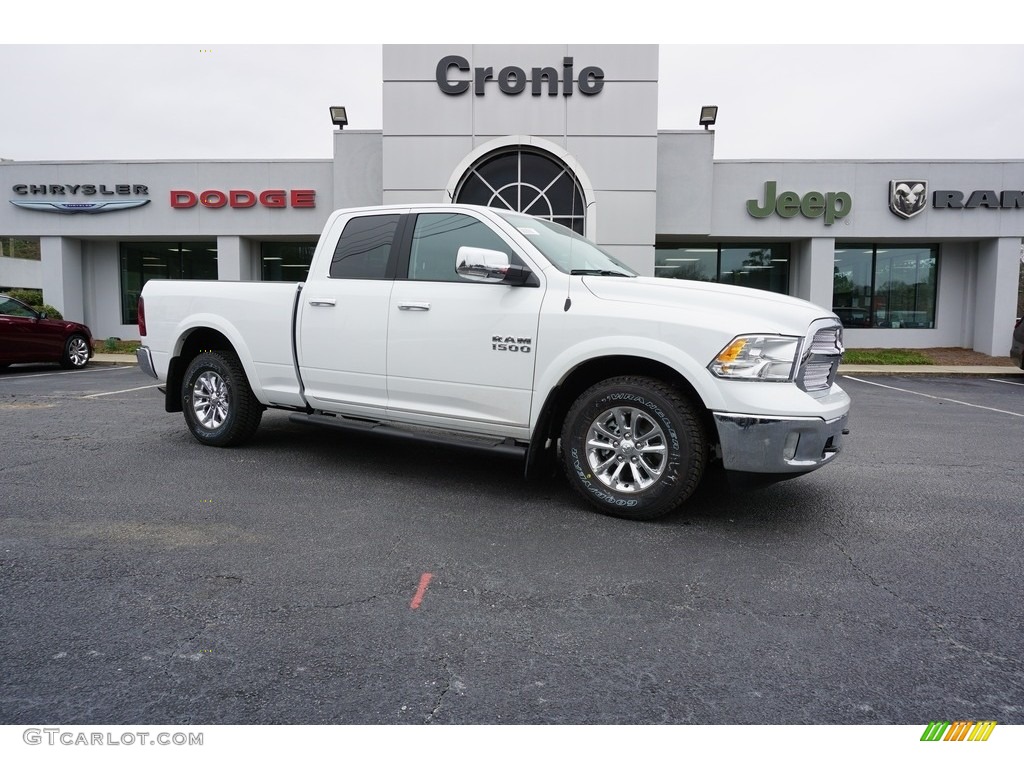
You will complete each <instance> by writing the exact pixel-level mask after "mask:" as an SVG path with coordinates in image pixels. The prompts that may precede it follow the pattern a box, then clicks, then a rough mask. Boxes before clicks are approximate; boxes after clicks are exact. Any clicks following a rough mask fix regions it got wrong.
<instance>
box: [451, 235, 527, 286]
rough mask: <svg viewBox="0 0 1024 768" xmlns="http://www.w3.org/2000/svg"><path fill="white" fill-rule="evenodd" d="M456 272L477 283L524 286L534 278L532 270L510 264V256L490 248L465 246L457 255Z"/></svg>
mask: <svg viewBox="0 0 1024 768" xmlns="http://www.w3.org/2000/svg"><path fill="white" fill-rule="evenodd" d="M455 271H456V272H457V273H458V274H459V275H461V276H462V277H464V278H466V279H467V280H473V281H474V282H477V283H505V284H507V285H523V284H525V283H526V281H527V280H528V279H529V278H530V277H531V276H532V273H531V272H530V270H528V269H526V268H525V267H520V266H518V265H516V264H510V263H509V259H508V254H507V253H504V252H502V251H493V250H491V249H490V248H475V247H473V246H471V245H463V246H461V247H460V248H459V252H458V253H457V254H456V255H455Z"/></svg>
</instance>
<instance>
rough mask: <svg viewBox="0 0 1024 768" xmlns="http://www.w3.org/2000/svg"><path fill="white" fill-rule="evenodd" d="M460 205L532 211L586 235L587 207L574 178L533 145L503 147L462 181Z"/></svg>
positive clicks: (468, 172)
mask: <svg viewBox="0 0 1024 768" xmlns="http://www.w3.org/2000/svg"><path fill="white" fill-rule="evenodd" d="M455 202H457V203H469V204H471V205H486V206H489V207H491V208H501V209H504V210H510V211H518V212H519V213H527V214H529V215H531V216H539V217H541V218H544V219H548V220H550V221H554V222H556V223H558V224H561V225H563V226H566V227H569V228H570V229H572V230H574V231H576V232H578V233H579V234H581V235H582V234H584V233H585V232H586V228H585V226H584V225H585V222H586V212H587V207H586V203H585V202H584V198H583V191H582V190H581V188H580V184H579V181H578V180H577V179H576V177H575V175H574V174H573V173H572V171H570V170H569V169H568V168H567V167H566V166H565V165H563V164H562V163H561V162H560V161H559V160H558V159H557V158H555V157H554V156H552V155H551V154H549V153H547V152H545V151H543V150H540V149H536V148H534V147H525V146H514V147H503V148H502V149H499V150H497V151H496V152H493V153H491V154H489V155H485V156H484V157H482V158H480V160H478V161H477V162H476V163H475V164H474V165H473V166H472V167H471V168H470V169H469V170H468V171H466V174H465V175H464V176H463V177H462V180H461V181H460V182H459V186H458V188H457V190H456V193H455Z"/></svg>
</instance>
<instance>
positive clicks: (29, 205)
mask: <svg viewBox="0 0 1024 768" xmlns="http://www.w3.org/2000/svg"><path fill="white" fill-rule="evenodd" d="M11 191H12V192H14V194H16V195H18V196H19V197H20V198H22V199H19V200H11V201H10V203H11V205H15V206H17V207H18V208H24V209H26V210H29V211H43V212H45V213H109V212H110V211H122V210H124V209H125V208H139V207H141V206H143V205H145V204H146V203H148V202H149V198H148V197H137V196H138V195H147V196H148V195H149V187H148V186H147V185H145V184H110V185H107V184H15V185H14V186H12V187H11ZM37 195H47V196H49V195H54V196H56V195H61V196H64V197H67V196H68V195H73V196H76V197H77V196H78V195H85V196H86V197H93V196H95V195H102V196H104V197H107V198H108V199H106V200H103V199H99V200H96V201H92V200H89V201H82V202H78V201H77V200H76V201H72V200H67V199H64V200H52V199H49V200H31V199H25V198H31V197H34V196H37ZM126 198H127V199H126Z"/></svg>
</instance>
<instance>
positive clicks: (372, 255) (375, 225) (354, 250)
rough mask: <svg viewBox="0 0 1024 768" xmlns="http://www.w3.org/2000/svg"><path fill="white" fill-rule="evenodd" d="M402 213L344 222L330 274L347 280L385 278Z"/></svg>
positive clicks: (360, 217) (363, 217) (365, 217)
mask: <svg viewBox="0 0 1024 768" xmlns="http://www.w3.org/2000/svg"><path fill="white" fill-rule="evenodd" d="M398 220H399V214H397V213H394V214H387V215H384V216H359V217H357V218H354V219H352V220H351V221H349V223H348V224H346V225H345V230H344V231H343V232H342V233H341V237H340V238H339V239H338V247H337V248H335V249H334V258H333V259H331V271H330V276H331V277H333V278H337V279H348V280H384V279H385V278H386V277H387V272H388V260H389V259H390V258H391V244H392V242H393V241H394V239H395V230H397V229H398Z"/></svg>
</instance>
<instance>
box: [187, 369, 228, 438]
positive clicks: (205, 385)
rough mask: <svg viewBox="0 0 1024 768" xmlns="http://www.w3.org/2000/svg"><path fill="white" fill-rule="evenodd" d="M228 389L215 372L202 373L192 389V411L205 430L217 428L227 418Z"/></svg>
mask: <svg viewBox="0 0 1024 768" xmlns="http://www.w3.org/2000/svg"><path fill="white" fill-rule="evenodd" d="M229 405H230V404H229V402H228V388H227V384H226V383H225V382H224V379H222V378H221V377H220V375H219V374H218V373H216V372H215V371H203V372H202V373H201V374H200V375H199V378H197V379H196V383H195V386H194V387H192V410H193V411H195V414H196V419H198V420H199V423H200V424H202V425H203V426H204V427H206V428H207V429H217V428H219V427H220V426H221V425H222V424H223V423H224V421H225V419H227V417H228V407H229Z"/></svg>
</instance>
